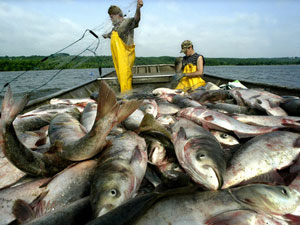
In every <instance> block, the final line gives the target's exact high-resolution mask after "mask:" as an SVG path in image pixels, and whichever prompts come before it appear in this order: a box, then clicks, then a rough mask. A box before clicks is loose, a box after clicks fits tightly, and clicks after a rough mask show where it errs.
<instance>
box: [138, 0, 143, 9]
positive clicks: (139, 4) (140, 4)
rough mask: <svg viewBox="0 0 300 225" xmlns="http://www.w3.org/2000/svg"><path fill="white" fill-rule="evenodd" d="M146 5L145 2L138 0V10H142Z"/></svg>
mask: <svg viewBox="0 0 300 225" xmlns="http://www.w3.org/2000/svg"><path fill="white" fill-rule="evenodd" d="M143 5H144V3H143V0H138V1H137V8H142V7H143Z"/></svg>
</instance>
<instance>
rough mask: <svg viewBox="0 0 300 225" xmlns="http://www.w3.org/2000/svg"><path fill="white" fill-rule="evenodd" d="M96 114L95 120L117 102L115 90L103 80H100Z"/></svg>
mask: <svg viewBox="0 0 300 225" xmlns="http://www.w3.org/2000/svg"><path fill="white" fill-rule="evenodd" d="M97 103H98V106H97V116H96V120H95V121H98V120H99V119H100V118H102V117H104V116H105V115H106V114H107V113H109V112H110V111H111V110H112V108H113V107H114V106H115V105H116V104H117V98H116V95H115V92H114V91H113V90H112V89H111V88H110V87H109V86H108V84H107V83H106V82H105V81H101V83H100V89H99V94H98V100H97Z"/></svg>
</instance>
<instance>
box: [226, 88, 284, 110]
mask: <svg viewBox="0 0 300 225" xmlns="http://www.w3.org/2000/svg"><path fill="white" fill-rule="evenodd" d="M230 93H231V95H232V96H233V98H234V99H235V100H236V101H237V103H238V105H242V104H246V105H248V106H249V107H251V108H255V109H259V110H262V111H264V112H266V113H267V114H268V115H271V116H287V113H286V112H285V111H284V110H283V109H282V108H280V106H279V105H280V103H282V102H283V101H284V99H283V98H282V97H281V96H279V95H275V94H272V93H270V92H267V91H262V90H255V89H241V88H234V89H231V90H230Z"/></svg>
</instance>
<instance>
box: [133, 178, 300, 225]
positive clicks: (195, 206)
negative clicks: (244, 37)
mask: <svg viewBox="0 0 300 225" xmlns="http://www.w3.org/2000/svg"><path fill="white" fill-rule="evenodd" d="M297 204H299V199H298V198H297V196H296V195H295V193H294V191H292V190H290V189H289V188H287V187H284V186H267V185H261V184H257V185H252V186H245V187H241V188H239V189H235V190H229V189H227V190H221V191H204V192H199V191H193V192H191V191H190V192H187V193H185V194H178V195H174V196H169V197H168V196H167V197H165V198H162V199H161V200H160V201H158V202H157V203H155V204H154V205H153V206H152V207H151V208H150V209H149V210H148V211H147V212H146V213H144V214H143V215H142V216H141V217H140V218H139V219H137V220H136V221H135V222H134V223H132V224H134V225H140V224H143V225H148V224H149V225H150V224H151V225H152V224H160V225H168V224H172V225H182V224H189V225H198V224H206V222H207V221H209V219H211V218H213V217H216V216H220V215H222V214H224V213H229V212H237V211H239V210H251V211H255V212H261V214H263V215H268V216H270V217H271V218H272V217H273V216H274V217H276V220H277V218H278V219H284V215H286V214H289V213H290V212H291V211H292V210H293V209H294V208H295V207H296V206H297ZM242 224H244V223H242ZM279 224H280V223H279Z"/></svg>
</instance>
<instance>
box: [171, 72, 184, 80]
mask: <svg viewBox="0 0 300 225" xmlns="http://www.w3.org/2000/svg"><path fill="white" fill-rule="evenodd" d="M184 76H185V74H184V73H176V74H175V75H174V76H173V80H175V81H177V82H179V81H180V80H181V78H183V77H184Z"/></svg>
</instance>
